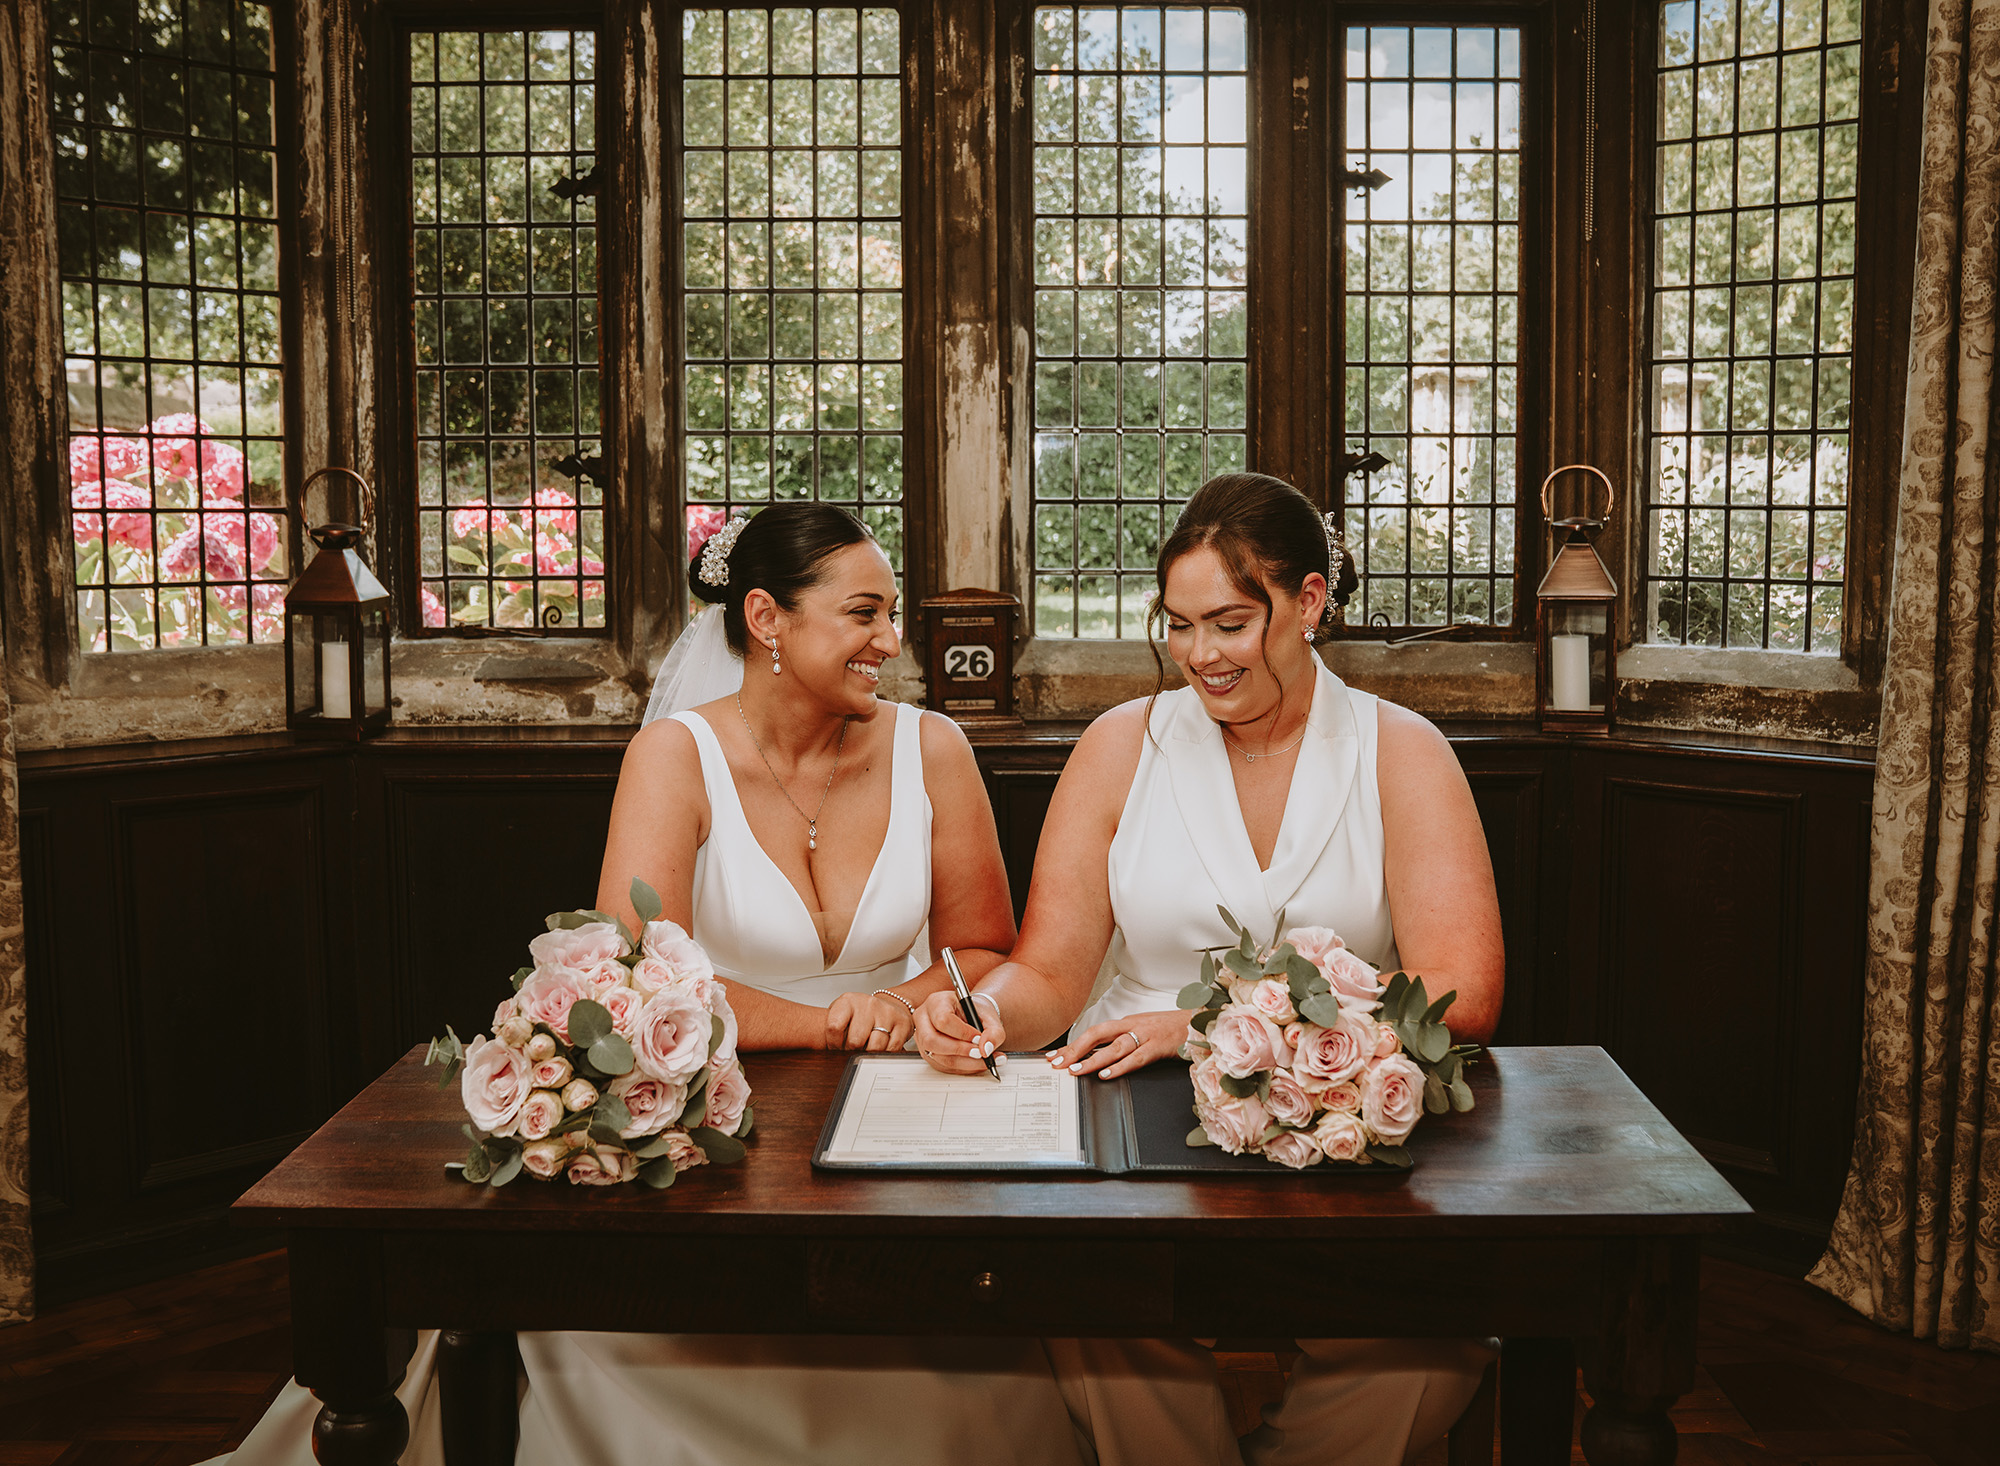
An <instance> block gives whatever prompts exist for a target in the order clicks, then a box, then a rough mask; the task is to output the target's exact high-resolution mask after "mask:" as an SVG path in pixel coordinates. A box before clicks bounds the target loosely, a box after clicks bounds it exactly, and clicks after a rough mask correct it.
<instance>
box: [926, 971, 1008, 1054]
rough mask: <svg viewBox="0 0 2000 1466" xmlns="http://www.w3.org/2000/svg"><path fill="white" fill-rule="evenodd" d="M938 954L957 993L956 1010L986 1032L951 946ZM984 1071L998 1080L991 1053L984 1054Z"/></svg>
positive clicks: (952, 987)
mask: <svg viewBox="0 0 2000 1466" xmlns="http://www.w3.org/2000/svg"><path fill="white" fill-rule="evenodd" d="M939 955H940V956H942V957H943V959H944V970H945V975H946V976H947V977H949V978H950V979H951V990H952V991H953V992H955V993H957V994H958V1011H959V1012H961V1013H963V1014H964V1015H965V1021H966V1022H967V1023H970V1024H971V1025H972V1026H973V1027H974V1028H976V1029H978V1030H979V1031H980V1032H981V1033H984V1032H986V1025H985V1024H983V1023H981V1022H980V1021H979V1010H978V1009H977V1008H975V1007H974V1006H973V1004H972V993H971V991H970V990H969V989H967V987H966V986H965V974H964V973H962V972H960V971H959V970H958V959H957V958H956V957H954V956H952V954H951V948H949V947H946V948H945V949H944V950H943V951H942V952H941V953H940V954H939ZM986 1072H987V1073H988V1074H991V1075H992V1076H993V1082H994V1083H995V1084H998V1083H999V1082H1000V1070H999V1068H998V1066H997V1065H995V1064H994V1062H993V1056H992V1055H991V1054H988V1055H987V1056H986Z"/></svg>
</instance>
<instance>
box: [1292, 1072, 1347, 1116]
mask: <svg viewBox="0 0 2000 1466" xmlns="http://www.w3.org/2000/svg"><path fill="white" fill-rule="evenodd" d="M1299 1082H1300V1083H1301V1084H1302V1085H1304V1086H1305V1091H1306V1093H1307V1094H1309V1095H1311V1096H1312V1097H1313V1103H1314V1104H1315V1105H1317V1106H1318V1107H1319V1108H1320V1109H1322V1110H1338V1111H1340V1112H1341V1113H1342V1114H1347V1115H1358V1114H1360V1113H1361V1086H1360V1085H1358V1084H1356V1083H1355V1082H1354V1081H1353V1080H1352V1079H1340V1080H1332V1079H1301V1080H1300V1081H1299Z"/></svg>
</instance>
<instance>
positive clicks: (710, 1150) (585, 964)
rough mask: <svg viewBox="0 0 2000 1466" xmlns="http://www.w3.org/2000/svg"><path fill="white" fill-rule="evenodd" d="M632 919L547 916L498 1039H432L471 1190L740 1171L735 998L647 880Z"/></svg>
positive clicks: (655, 1181)
mask: <svg viewBox="0 0 2000 1466" xmlns="http://www.w3.org/2000/svg"><path fill="white" fill-rule="evenodd" d="M632 907H633V909H634V910H635V911H637V912H638V913H639V916H640V919H641V920H642V921H643V922H644V923H645V930H644V932H643V934H642V937H641V938H639V939H635V938H634V937H633V935H632V933H631V931H630V930H628V929H627V927H626V926H625V923H624V922H622V921H620V920H618V919H617V918H616V917H613V916H606V915H605V914H604V913H603V912H601V911H563V912H558V913H557V914H556V915H554V916H551V917H550V918H549V921H548V926H549V929H548V932H547V933H546V934H545V935H543V936H539V937H536V938H535V939H534V941H532V942H530V943H529V944H528V950H529V953H530V955H532V956H533V957H534V959H535V965H534V966H532V967H523V968H522V969H521V970H520V971H518V972H516V973H515V974H514V996H513V997H511V998H509V999H507V1000H506V1001H505V1002H504V1003H502V1004H501V1005H500V1007H499V1009H498V1010H497V1011H496V1012H495V1013H494V1015H493V1033H494V1036H493V1037H492V1038H488V1037H486V1035H484V1034H480V1035H479V1036H478V1037H476V1038H475V1039H473V1040H472V1042H471V1043H469V1044H468V1043H464V1042H462V1041H461V1040H460V1039H459V1037H458V1035H457V1034H455V1033H453V1032H452V1031H451V1029H450V1028H446V1029H445V1036H444V1037H443V1038H438V1039H432V1040H431V1047H430V1053H429V1054H428V1055H426V1056H425V1059H424V1062H425V1063H426V1064H443V1065H444V1079H443V1080H442V1081H441V1082H442V1083H443V1084H447V1085H448V1084H450V1083H451V1081H452V1077H453V1076H454V1075H455V1074H458V1073H459V1071H460V1069H461V1068H462V1069H463V1071H464V1073H463V1075H462V1076H461V1081H460V1092H461V1094H462V1096H463V1098H464V1101H465V1111H466V1114H467V1115H468V1116H470V1117H471V1123H470V1124H469V1125H467V1126H466V1127H465V1133H466V1136H467V1138H469V1139H470V1140H471V1141H472V1150H471V1151H470V1152H469V1153H468V1154H467V1156H466V1158H465V1160H464V1162H463V1164H462V1166H461V1168H460V1174H461V1175H463V1176H464V1178H465V1179H466V1180H468V1181H474V1182H482V1181H483V1182H484V1183H486V1184H487V1185H489V1186H505V1185H506V1184H507V1183H508V1182H509V1181H511V1180H513V1179H514V1178H515V1177H516V1176H518V1175H520V1174H521V1173H522V1172H523V1171H525V1172H526V1173H527V1174H528V1175H530V1176H533V1177H535V1178H536V1179H538V1180H543V1181H554V1180H557V1179H559V1178H561V1177H564V1176H567V1177H568V1178H569V1181H570V1184H572V1185H575V1186H615V1185H618V1184H620V1183H622V1182H625V1181H641V1182H644V1183H645V1184H646V1185H648V1186H654V1187H662V1186H671V1185H673V1184H674V1176H675V1175H676V1174H677V1173H678V1172H681V1171H685V1170H687V1169H688V1168H689V1167H690V1166H699V1165H705V1164H707V1163H709V1162H711V1161H713V1162H716V1163H718V1164H726V1163H728V1162H731V1161H740V1160H742V1159H743V1156H744V1149H743V1140H744V1137H746V1136H747V1135H749V1133H750V1125H751V1119H752V1116H751V1111H750V1081H749V1079H748V1078H747V1077H746V1076H745V1075H744V1073H743V1064H742V1061H741V1060H740V1059H739V1058H738V1057H737V1054H736V1015H735V1014H733V1013H731V1012H730V1011H729V999H728V997H727V996H726V995H725V993H724V990H723V986H722V984H721V983H720V982H718V981H717V980H716V977H715V969H714V968H712V967H711V966H710V965H709V962H708V958H707V956H706V955H705V954H704V953H703V952H702V950H701V948H700V947H699V946H697V945H696V944H695V943H694V942H693V941H692V940H691V939H690V938H689V937H688V934H687V933H686V932H684V931H682V930H681V929H680V928H679V927H678V926H676V925H674V923H672V922H670V921H661V920H659V919H658V918H659V915H660V898H659V895H658V894H657V893H656V892H655V891H654V890H653V888H652V887H651V886H648V885H647V884H646V883H645V882H644V881H634V882H632ZM1391 1098H1392V1099H1393V1096H1392V1097H1391Z"/></svg>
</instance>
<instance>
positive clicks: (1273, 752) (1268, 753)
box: [788, 717, 1312, 797]
mask: <svg viewBox="0 0 2000 1466" xmlns="http://www.w3.org/2000/svg"><path fill="white" fill-rule="evenodd" d="M1215 726H1216V727H1218V728H1220V729H1222V741H1223V742H1224V743H1226V744H1228V745H1229V746H1230V747H1231V748H1233V749H1235V750H1236V751H1237V752H1238V753H1240V754H1242V755H1243V762H1245V763H1246V764H1254V763H1255V762H1257V760H1258V759H1260V758H1276V757H1277V756H1278V755H1279V754H1281V753H1290V752H1291V751H1292V750H1293V749H1295V748H1297V747H1298V746H1299V745H1300V744H1301V743H1304V742H1305V741H1306V733H1307V731H1308V730H1310V729H1311V727H1312V719H1311V718H1310V717H1308V718H1307V719H1306V721H1305V725H1304V726H1303V727H1301V728H1300V729H1299V736H1298V737H1296V738H1294V739H1293V740H1292V741H1291V742H1290V743H1287V744H1286V745H1285V746H1284V747H1283V748H1267V749H1266V750H1264V752H1262V753H1252V752H1251V751H1250V750H1249V749H1247V748H1245V747H1244V746H1243V745H1242V744H1240V743H1238V742H1237V741H1236V740H1235V739H1234V738H1231V737H1230V736H1229V729H1228V728H1227V727H1226V726H1225V725H1224V724H1221V723H1217V724H1216V725H1215ZM788 797H789V796H788Z"/></svg>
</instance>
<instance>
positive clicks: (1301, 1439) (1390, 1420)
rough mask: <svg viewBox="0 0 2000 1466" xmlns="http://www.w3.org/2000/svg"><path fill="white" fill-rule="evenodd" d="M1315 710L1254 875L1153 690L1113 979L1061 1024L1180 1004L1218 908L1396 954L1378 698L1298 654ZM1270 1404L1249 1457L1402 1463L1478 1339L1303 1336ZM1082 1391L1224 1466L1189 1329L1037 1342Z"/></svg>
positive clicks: (1212, 779) (1219, 931)
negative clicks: (1266, 856)
mask: <svg viewBox="0 0 2000 1466" xmlns="http://www.w3.org/2000/svg"><path fill="white" fill-rule="evenodd" d="M1313 668H1314V677H1315V679H1316V680H1315V685H1314V687H1313V699H1312V710H1311V713H1310V715H1309V716H1308V719H1307V726H1306V731H1305V734H1304V736H1303V738H1302V739H1301V741H1300V743H1299V752H1298V761H1297V763H1296V765H1295V766H1294V769H1293V773H1292V785H1291V790H1290V792H1289V794H1288V796H1287V798H1286V801H1285V813H1284V817H1283V820H1282V822H1281V823H1280V825H1279V828H1278V838H1277V842H1276V844H1275V845H1274V847H1273V849H1272V852H1271V864H1270V866H1269V868H1268V869H1265V870H1259V869H1258V866H1257V856H1256V852H1255V851H1254V850H1253V849H1252V848H1251V844H1250V835H1249V831H1248V830H1247V828H1246V827H1245V825H1244V823H1243V809H1242V806H1241V805H1240V804H1239V803H1238V802H1237V797H1236V785H1235V781H1234V780H1233V779H1232V778H1231V776H1230V771H1229V757H1230V754H1229V749H1228V747H1227V746H1226V745H1225V744H1224V742H1223V740H1222V730H1221V729H1220V728H1219V727H1217V726H1216V724H1215V723H1214V722H1213V721H1211V720H1210V719H1209V717H1208V715H1207V713H1205V712H1204V711H1203V710H1202V706H1201V702H1200V698H1199V695H1198V694H1197V693H1196V692H1195V691H1194V690H1193V689H1192V688H1185V687H1184V688H1180V689H1177V690H1176V691H1173V692H1168V693H1163V694H1161V695H1160V696H1159V697H1158V698H1157V699H1156V700H1155V702H1154V704H1153V709H1152V714H1151V716H1150V718H1149V719H1148V724H1147V737H1146V741H1145V743H1144V744H1143V745H1142V749H1141V752H1140V754H1139V765H1138V768H1137V769H1136V770H1135V771H1134V773H1133V776H1132V788H1131V791H1130V793H1128V794H1127V796H1126V799H1125V805H1124V808H1123V809H1122V810H1121V811H1120V813H1119V816H1118V832H1117V834H1116V835H1115V836H1113V838H1112V841H1111V849H1110V853H1109V855H1108V857H1107V873H1108V876H1109V883H1110V895H1111V915H1112V921H1113V923H1114V928H1113V932H1112V937H1111V950H1110V954H1109V961H1108V963H1107V966H1108V967H1109V969H1110V973H1111V976H1110V982H1109V984H1108V985H1107V986H1103V987H1102V988H1101V991H1100V992H1099V993H1098V995H1097V996H1096V997H1095V998H1094V999H1093V1000H1092V1002H1091V1003H1090V1005H1089V1006H1088V1007H1086V1008H1085V1010H1084V1011H1083V1013H1082V1014H1081V1015H1080V1016H1079V1017H1078V1018H1077V1020H1076V1024H1075V1027H1074V1029H1073V1030H1072V1031H1073V1032H1077V1031H1081V1030H1082V1029H1084V1028H1087V1027H1088V1026H1090V1025H1091V1024H1093V1023H1101V1022H1107V1021H1110V1020H1113V1019H1120V1018H1130V1017H1132V1016H1134V1015H1136V1014H1140V1013H1156V1012H1162V1011H1164V1010H1166V1009H1169V1008H1175V1007H1178V1006H1179V1004H1178V1002H1177V1001H1176V999H1177V995H1178V994H1179V992H1180V990H1181V989H1182V988H1183V987H1185V986H1186V985H1187V984H1188V983H1189V982H1190V981H1192V980H1193V979H1194V978H1195V976H1196V969H1197V965H1198V962H1199V958H1198V957H1197V956H1196V955H1195V954H1196V953H1198V952H1199V951H1200V950H1201V949H1203V948H1206V947H1216V946H1222V945H1227V944H1228V943H1230V942H1232V941H1234V940H1235V938H1234V934H1233V933H1231V932H1230V931H1229V929H1228V927H1227V926H1225V925H1224V923H1223V920H1222V915H1221V913H1220V912H1219V911H1217V909H1216V908H1217V907H1218V906H1226V907H1228V908H1229V911H1230V913H1231V914H1232V915H1233V916H1235V917H1236V919H1237V920H1238V921H1240V922H1243V923H1244V924H1245V925H1246V926H1248V927H1249V928H1250V932H1251V935H1252V936H1253V937H1255V938H1256V939H1257V940H1258V941H1267V940H1269V939H1270V938H1271V936H1272V935H1273V933H1274V932H1275V931H1276V930H1277V929H1278V925H1279V922H1280V919H1281V916H1282V921H1283V924H1284V926H1285V927H1287V928H1290V927H1296V926H1328V927H1332V928H1333V929H1334V930H1335V931H1337V932H1339V933H1340V935H1341V937H1342V938H1343V939H1344V940H1345V941H1346V942H1347V944H1348V946H1349V947H1351V948H1353V949H1354V951H1355V952H1357V953H1358V954H1359V955H1361V956H1362V957H1364V958H1366V959H1367V960H1368V961H1369V962H1371V963H1373V964H1375V966H1376V967H1378V968H1380V969H1382V970H1384V971H1390V970H1393V969H1395V968H1397V967H1399V966H1400V965H1401V959H1400V958H1399V956H1398V954H1397V951H1396V933H1395V927H1394V923H1393V921H1392V920H1391V915H1390V910H1389V893H1388V885H1387V880H1386V874H1385V869H1384V862H1383V836H1382V801H1381V794H1380V786H1379V783H1378V781H1377V778H1376V742H1377V740H1376V709H1377V699H1376V698H1375V697H1374V696H1373V695H1372V694H1370V693H1366V692H1360V691H1357V690H1356V689H1354V688H1351V687H1348V686H1347V685H1346V684H1345V683H1343V682H1342V681H1341V680H1340V679H1339V678H1338V677H1336V676H1334V675H1333V673H1331V672H1329V671H1327V670H1326V668H1325V667H1324V666H1323V665H1321V663H1320V661H1319V659H1318V658H1317V657H1315V658H1314V659H1313ZM1296 1342H1297V1344H1298V1347H1299V1348H1300V1349H1301V1350H1302V1351H1303V1355H1304V1357H1302V1358H1301V1359H1300V1360H1299V1361H1298V1363H1297V1364H1296V1365H1295V1366H1294V1368H1293V1370H1292V1376H1291V1380H1290V1382H1289V1384H1288V1387H1287V1390H1286V1394H1285V1398H1284V1400H1283V1402H1282V1403H1281V1404H1279V1405H1277V1406H1267V1407H1266V1409H1265V1412H1264V1415H1265V1421H1266V1423H1265V1424H1264V1425H1263V1426H1262V1427H1261V1428H1259V1429H1258V1430H1257V1431H1255V1432H1253V1433H1252V1434H1251V1435H1250V1436H1248V1437H1245V1439H1244V1441H1243V1450H1242V1460H1244V1461H1245V1462H1248V1463H1249V1466H1400V1463H1402V1462H1403V1461H1404V1459H1405V1457H1406V1456H1407V1455H1408V1454H1410V1453H1412V1452H1414V1451H1417V1450H1421V1449H1422V1448H1423V1447H1424V1446H1426V1445H1427V1444H1429V1443H1430V1442H1431V1441H1434V1440H1436V1439H1437V1438H1438V1437H1439V1436H1441V1435H1443V1434H1444V1432H1445V1431H1446V1430H1447V1429H1449V1428H1450V1426H1451V1423H1452V1422H1453V1421H1454V1420H1456V1419H1457V1418H1458V1416H1459V1414H1460V1412H1461V1411H1463V1410H1464V1408H1465V1405H1466V1403H1467V1402H1468V1401H1469V1400H1470V1399H1471V1397H1472V1393H1473V1391H1474V1390H1475V1389H1476V1388H1477V1387H1478V1383H1479V1376H1480V1372H1481V1371H1482V1370H1483V1369H1484V1368H1485V1366H1486V1362H1487V1360H1489V1359H1490V1358H1491V1357H1492V1350H1491V1349H1490V1348H1489V1347H1488V1346H1487V1345H1486V1343H1485V1342H1484V1341H1478V1340H1457V1339H1441V1340H1439V1339H1407V1340H1401V1339H1299V1340H1297V1341H1296ZM1050 1347H1051V1352H1052V1354H1053V1355H1054V1357H1055V1358H1056V1361H1057V1365H1058V1368H1059V1369H1060V1370H1061V1371H1062V1373H1063V1377H1064V1381H1065V1385H1066V1387H1067V1388H1068V1389H1069V1390H1070V1392H1071V1393H1072V1395H1076V1394H1081V1395H1082V1396H1083V1398H1084V1399H1085V1400H1086V1401H1087V1404H1088V1408H1087V1412H1079V1413H1081V1414H1084V1415H1085V1417H1086V1418H1087V1419H1088V1422H1089V1425H1090V1429H1091V1431H1092V1435H1093V1438H1094V1440H1095V1442H1096V1445H1097V1449H1098V1451H1099V1453H1100V1455H1101V1456H1102V1457H1103V1458H1104V1459H1105V1460H1106V1461H1110V1460H1113V1459H1118V1460H1125V1461H1133V1462H1140V1461H1144V1462H1147V1463H1149V1466H1218V1463H1220V1466H1233V1463H1234V1462H1235V1461H1236V1460H1237V1444H1236V1442H1235V1441H1234V1440H1221V1441H1218V1439H1217V1431H1216V1429H1215V1427H1214V1425H1213V1422H1214V1420H1215V1418H1216V1416H1217V1412H1218V1408H1219V1407H1218V1404H1217V1390H1216V1384H1215V1374H1214V1366H1213V1362H1212V1360H1211V1359H1210V1358H1209V1356H1208V1354H1207V1351H1206V1350H1205V1349H1202V1348H1198V1347H1197V1346H1196V1345H1195V1343H1194V1341H1192V1340H1171V1339H1159V1340H1145V1339H1076V1340H1058V1341H1052V1343H1051V1346H1050Z"/></svg>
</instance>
